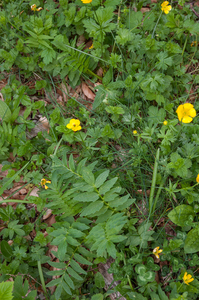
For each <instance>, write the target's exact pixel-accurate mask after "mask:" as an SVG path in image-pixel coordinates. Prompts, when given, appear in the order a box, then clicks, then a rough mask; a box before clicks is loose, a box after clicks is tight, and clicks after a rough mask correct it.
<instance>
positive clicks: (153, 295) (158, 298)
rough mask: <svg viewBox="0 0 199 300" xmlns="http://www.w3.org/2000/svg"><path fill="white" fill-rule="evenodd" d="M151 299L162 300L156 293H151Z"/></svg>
mask: <svg viewBox="0 0 199 300" xmlns="http://www.w3.org/2000/svg"><path fill="white" fill-rule="evenodd" d="M150 297H151V300H160V297H159V296H158V295H157V294H156V293H155V292H151V293H150ZM167 299H168V298H167Z"/></svg>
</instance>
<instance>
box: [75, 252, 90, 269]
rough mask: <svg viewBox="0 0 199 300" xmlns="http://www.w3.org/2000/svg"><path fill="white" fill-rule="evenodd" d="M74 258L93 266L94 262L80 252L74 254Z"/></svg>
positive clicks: (83, 263)
mask: <svg viewBox="0 0 199 300" xmlns="http://www.w3.org/2000/svg"><path fill="white" fill-rule="evenodd" d="M74 258H75V259H76V260H77V261H78V262H79V263H80V264H82V265H88V266H92V263H91V262H90V261H88V260H87V259H85V258H84V257H83V256H81V255H79V254H78V253H75V254H74Z"/></svg>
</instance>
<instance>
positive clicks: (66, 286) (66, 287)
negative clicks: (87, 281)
mask: <svg viewBox="0 0 199 300" xmlns="http://www.w3.org/2000/svg"><path fill="white" fill-rule="evenodd" d="M68 277H69V276H68ZM69 278H70V277H69ZM67 283H68V282H65V281H62V287H63V289H64V290H65V292H66V293H67V294H69V295H72V293H71V290H70V288H69V286H68V284H67Z"/></svg>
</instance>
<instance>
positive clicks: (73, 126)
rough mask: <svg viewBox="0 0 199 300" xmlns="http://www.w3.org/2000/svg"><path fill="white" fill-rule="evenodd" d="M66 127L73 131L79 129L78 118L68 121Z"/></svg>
mask: <svg viewBox="0 0 199 300" xmlns="http://www.w3.org/2000/svg"><path fill="white" fill-rule="evenodd" d="M66 127H67V128H68V129H72V130H73V131H78V130H81V129H82V128H81V126H80V120H76V119H71V120H70V122H69V123H68V124H67V125H66Z"/></svg>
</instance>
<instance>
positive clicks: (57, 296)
mask: <svg viewBox="0 0 199 300" xmlns="http://www.w3.org/2000/svg"><path fill="white" fill-rule="evenodd" d="M62 284H63V282H62V283H61V284H59V285H58V286H57V288H56V290H55V293H54V296H55V299H56V300H57V299H60V297H61V293H62V286H63V285H62Z"/></svg>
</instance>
